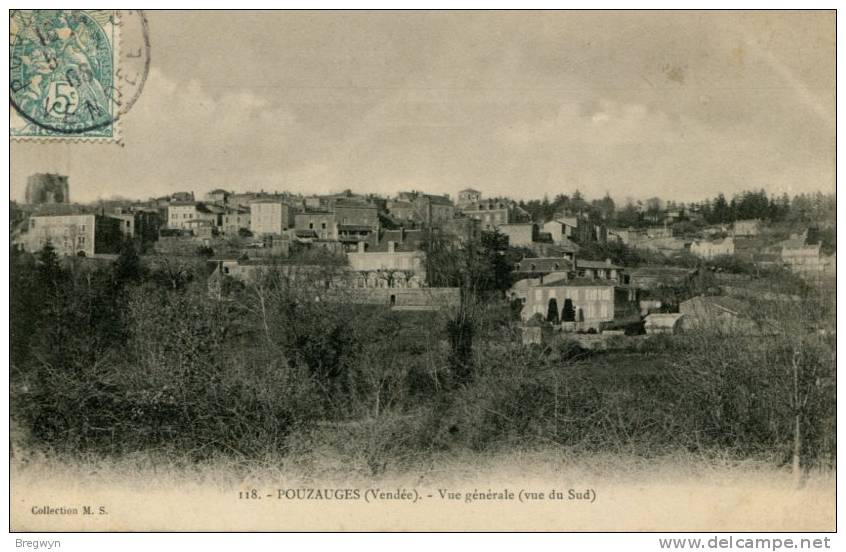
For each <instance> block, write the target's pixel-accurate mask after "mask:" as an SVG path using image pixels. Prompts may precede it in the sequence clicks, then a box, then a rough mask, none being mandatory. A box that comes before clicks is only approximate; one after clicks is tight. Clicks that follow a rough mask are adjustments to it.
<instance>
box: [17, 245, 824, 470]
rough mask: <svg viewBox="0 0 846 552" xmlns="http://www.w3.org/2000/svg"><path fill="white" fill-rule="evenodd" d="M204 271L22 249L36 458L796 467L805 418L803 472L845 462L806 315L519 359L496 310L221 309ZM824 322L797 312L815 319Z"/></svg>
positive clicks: (21, 318)
mask: <svg viewBox="0 0 846 552" xmlns="http://www.w3.org/2000/svg"><path fill="white" fill-rule="evenodd" d="M327 270H332V267H329V268H327ZM197 271H202V268H201V267H198V268H191V267H187V268H186V267H173V266H159V267H158V268H156V269H154V270H151V269H146V268H144V267H143V266H142V265H141V263H140V261H139V260H138V258H137V257H136V256H134V254H133V253H132V251H131V249H130V250H128V251H125V252H124V254H123V255H121V257H120V259H119V260H118V262H117V263H115V264H114V265H112V266H106V267H101V268H98V269H95V270H92V269H89V268H85V267H82V266H70V267H68V266H65V265H62V264H61V263H59V261H58V259H57V258H56V257H55V254H53V252H52V251H50V250H49V249H47V250H45V251H44V252H42V253H41V254H40V255H39V256H38V258H33V257H32V256H29V255H23V254H13V258H12V293H11V301H12V305H11V309H12V316H11V333H12V401H13V402H12V412H13V417H14V420H15V423H18V424H20V425H21V426H22V428H23V429H24V431H25V433H26V434H27V436H28V437H27V438H28V440H29V443H28V445H29V446H33V447H40V448H45V449H49V450H53V451H55V452H58V453H78V452H93V453H98V454H105V455H121V454H127V453H131V452H138V451H142V452H156V453H174V454H178V455H183V456H184V455H187V456H188V457H190V458H194V459H202V458H205V457H209V456H212V455H219V454H226V455H232V456H234V457H237V458H239V459H250V458H258V457H264V456H266V455H269V454H270V455H274V454H280V455H284V454H297V453H303V452H308V451H314V450H316V449H319V448H325V447H328V448H330V449H332V450H333V451H334V452H336V453H340V454H341V455H343V456H344V457H347V458H350V459H351V460H355V461H357V462H363V463H365V465H367V466H368V467H369V468H370V470H372V471H373V472H374V473H376V472H378V471H380V470H382V469H384V468H385V467H386V466H387V465H388V464H391V463H394V464H401V463H402V462H404V461H405V460H406V459H409V458H412V457H414V458H419V457H420V455H425V454H426V453H427V452H432V451H439V450H447V449H452V448H456V449H472V450H492V449H498V448H503V447H505V448H509V447H529V446H536V445H554V446H564V447H568V448H571V449H574V450H583V451H611V452H614V451H625V452H627V453H634V454H638V455H641V456H653V455H656V454H661V453H663V452H666V451H671V450H679V449H682V450H689V451H698V452H703V453H707V452H708V451H720V452H722V453H725V452H728V453H731V454H734V455H737V456H739V457H750V456H761V455H763V456H766V457H769V458H772V459H774V460H775V461H776V462H789V461H790V457H791V454H792V452H793V450H794V447H796V446H797V443H796V439H795V430H796V424H797V423H799V424H801V440H800V442H799V444H798V446H799V447H800V450H801V457H802V462H803V465H805V466H810V465H814V464H816V465H820V464H824V465H830V464H833V462H834V451H835V445H836V443H835V442H834V436H835V401H834V399H835V381H834V367H835V362H834V351H835V343H834V337H832V336H830V335H829V334H827V333H826V332H825V331H819V330H818V329H817V330H814V329H813V328H812V327H811V326H809V322H808V320H807V319H806V318H802V317H800V316H799V314H801V313H799V314H797V313H796V312H795V311H796V309H795V307H792V308H791V309H792V312H791V313H790V315H791V316H790V317H788V316H784V317H777V316H775V317H774V318H773V319H774V320H787V322H784V323H783V324H782V325H780V326H778V327H775V328H774V330H773V332H771V333H770V334H769V335H766V336H759V337H756V338H740V337H736V336H726V335H719V334H709V333H707V332H706V333H700V334H693V335H687V336H685V337H673V338H660V339H658V338H655V339H649V340H647V341H646V343H645V344H643V345H641V346H640V347H639V348H638V350H637V351H631V352H615V353H602V354H600V353H596V354H592V355H590V354H586V353H585V352H584V351H581V350H579V349H578V347H576V346H574V345H573V344H567V343H565V344H562V345H561V346H557V347H553V348H551V349H549V348H547V349H542V348H539V347H523V346H522V345H520V344H519V339H517V337H519V336H515V335H514V334H513V330H512V329H510V327H509V325H508V323H507V322H508V316H509V312H510V311H509V309H508V306H506V305H501V304H497V303H495V302H487V303H486V304H485V306H481V305H479V304H475V307H473V308H471V307H467V306H465V308H464V309H462V312H461V313H458V314H456V313H443V314H439V315H433V314H431V313H423V314H420V313H395V312H390V311H387V310H385V309H381V308H368V307H362V306H356V305H351V304H344V303H343V302H342V301H338V300H337V299H338V296H337V293H339V292H337V291H333V292H332V293H333V294H334V295H331V294H329V292H328V291H327V288H326V287H325V286H324V285H323V284H322V283H321V280H320V278H319V277H314V276H312V277H311V278H310V279H309V281H310V284H308V285H307V284H306V283H304V282H298V283H296V285H295V284H292V282H291V281H289V280H287V279H285V278H281V277H279V276H278V275H275V274H268V275H266V277H265V278H262V279H261V280H260V281H259V282H258V283H257V284H256V285H254V286H249V287H244V286H240V285H238V284H237V283H233V282H229V283H228V284H227V285H226V286H225V289H224V291H223V292H221V293H218V294H217V296H214V297H213V296H210V294H209V293H208V291H207V289H206V287H205V284H204V283H203V284H202V285H200V284H199V281H201V278H198V277H195V273H196V272H197ZM330 298H334V299H335V300H329V299H330ZM468 304H469V303H468ZM492 305H493V306H492ZM824 310H825V309H802V311H803V312H804V313H805V314H806V315H807V313H808V312H812V313H813V314H814V315H815V316H817V317H818V318H820V320H817V323H820V322H821V321H823V322H824V320H822V319H823V318H824V317H825V316H827V314H826V313H825V312H823V311H824ZM776 314H777V313H776ZM791 317H792V318H791Z"/></svg>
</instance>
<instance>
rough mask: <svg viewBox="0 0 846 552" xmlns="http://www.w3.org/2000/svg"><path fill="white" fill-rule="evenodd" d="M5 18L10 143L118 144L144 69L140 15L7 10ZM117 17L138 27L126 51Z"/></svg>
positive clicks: (145, 58) (145, 57)
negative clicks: (7, 26)
mask: <svg viewBox="0 0 846 552" xmlns="http://www.w3.org/2000/svg"><path fill="white" fill-rule="evenodd" d="M10 19H11V20H10V22H9V24H10V32H9V36H10V41H9V87H10V90H9V92H10V102H11V105H12V114H11V117H10V123H9V135H10V136H11V138H12V139H18V140H21V139H23V140H27V139H35V140H68V139H70V140H77V141H114V142H119V141H120V132H119V121H120V117H121V115H123V114H124V113H125V112H126V111H127V110H128V109H129V108H130V107H131V105H132V104H133V103H134V101H135V99H137V96H138V94H139V93H140V89H141V87H142V86H143V82H144V80H145V79H146V75H147V71H148V69H149V42H148V40H147V33H146V20H145V19H144V18H143V14H141V13H140V12H120V11H117V10H13V11H12V12H11V14H10ZM124 19H132V20H140V21H141V24H140V25H135V26H136V27H138V28H139V29H141V31H142V32H141V33H139V38H138V39H136V40H135V42H137V43H138V44H137V45H131V46H132V47H131V48H129V49H127V48H126V46H127V45H125V44H122V42H121V31H122V27H123V25H122V23H123V20H124ZM122 48H123V49H124V50H125V51H123V52H122ZM126 60H130V63H129V65H133V66H135V67H132V68H127V67H125V65H126V63H125V61H126ZM134 60H138V61H134Z"/></svg>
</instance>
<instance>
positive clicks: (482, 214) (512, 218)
mask: <svg viewBox="0 0 846 552" xmlns="http://www.w3.org/2000/svg"><path fill="white" fill-rule="evenodd" d="M461 211H462V212H463V213H464V214H465V215H467V216H468V217H473V218H475V219H478V220H479V221H481V224H482V230H493V229H495V228H498V227H499V226H500V225H502V224H513V223H517V222H528V221H529V220H530V219H531V217H530V216H529V213H527V212H526V211H525V209H523V208H521V207H520V206H519V205H517V203H516V202H515V201H513V200H510V199H504V198H492V199H481V200H479V201H475V202H473V203H470V204H468V205H465V206H464V207H462V209H461Z"/></svg>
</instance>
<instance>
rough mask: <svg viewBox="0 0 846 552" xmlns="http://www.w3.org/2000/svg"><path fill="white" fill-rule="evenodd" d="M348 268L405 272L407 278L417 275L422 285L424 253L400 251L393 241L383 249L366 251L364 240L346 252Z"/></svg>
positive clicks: (361, 270) (416, 250)
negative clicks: (355, 247)
mask: <svg viewBox="0 0 846 552" xmlns="http://www.w3.org/2000/svg"><path fill="white" fill-rule="evenodd" d="M347 260H348V261H349V265H350V269H352V270H356V271H359V272H374V271H388V272H397V271H402V272H407V273H408V276H407V278H409V279H410V278H411V277H412V276H416V277H417V281H418V282H420V285H422V283H423V282H425V278H426V253H425V252H423V251H420V250H419V249H413V250H410V251H401V250H399V249H397V247H396V244H395V243H394V242H393V241H389V242H388V243H387V249H386V250H385V251H367V250H366V248H365V244H364V242H360V243H359V244H358V249H357V250H356V251H351V252H348V253H347Z"/></svg>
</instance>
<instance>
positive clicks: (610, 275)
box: [576, 259, 629, 284]
mask: <svg viewBox="0 0 846 552" xmlns="http://www.w3.org/2000/svg"><path fill="white" fill-rule="evenodd" d="M624 271H625V269H624V267H622V266H620V265H616V264H614V263H612V262H611V259H605V260H604V261H589V260H587V259H576V277H577V278H583V279H585V280H607V281H609V282H614V283H616V284H628V283H629V278H628V275H627V274H625V272H624Z"/></svg>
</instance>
